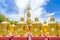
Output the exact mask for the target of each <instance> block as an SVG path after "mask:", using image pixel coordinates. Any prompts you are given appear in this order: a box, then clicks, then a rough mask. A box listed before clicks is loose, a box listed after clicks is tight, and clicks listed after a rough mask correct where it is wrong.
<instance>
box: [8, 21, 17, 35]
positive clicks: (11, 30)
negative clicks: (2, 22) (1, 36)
mask: <svg viewBox="0 0 60 40" xmlns="http://www.w3.org/2000/svg"><path fill="white" fill-rule="evenodd" d="M16 34H17V27H16V25H15V22H13V23H12V24H11V25H10V26H9V35H16Z"/></svg>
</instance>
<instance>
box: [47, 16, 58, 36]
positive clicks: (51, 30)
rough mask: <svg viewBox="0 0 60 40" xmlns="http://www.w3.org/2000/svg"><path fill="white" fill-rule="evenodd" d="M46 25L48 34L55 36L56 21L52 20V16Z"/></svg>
mask: <svg viewBox="0 0 60 40" xmlns="http://www.w3.org/2000/svg"><path fill="white" fill-rule="evenodd" d="M48 25H49V35H50V36H57V28H58V23H57V22H56V21H55V20H54V18H53V17H51V18H50V22H49V24H48Z"/></svg>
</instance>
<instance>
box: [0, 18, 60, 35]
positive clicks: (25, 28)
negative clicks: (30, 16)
mask: <svg viewBox="0 0 60 40" xmlns="http://www.w3.org/2000/svg"><path fill="white" fill-rule="evenodd" d="M30 21H31V20H30ZM30 21H28V22H30ZM29 32H30V33H31V34H32V35H33V36H41V35H45V34H46V35H49V36H60V24H58V22H56V21H55V20H54V18H53V17H51V18H50V22H49V23H48V24H47V22H46V21H44V23H43V24H42V23H40V22H39V20H38V18H37V17H36V18H35V20H34V22H32V23H31V24H30V25H29V24H27V23H25V22H24V18H21V19H20V22H18V23H17V24H16V25H15V23H14V22H13V23H12V24H10V23H9V22H8V18H5V21H3V22H1V23H0V36H8V35H16V36H24V35H26V34H28V33H29Z"/></svg>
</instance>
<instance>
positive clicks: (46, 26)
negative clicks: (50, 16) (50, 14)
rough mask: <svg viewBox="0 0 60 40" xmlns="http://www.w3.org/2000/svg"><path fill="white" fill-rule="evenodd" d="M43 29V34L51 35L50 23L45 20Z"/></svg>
mask: <svg viewBox="0 0 60 40" xmlns="http://www.w3.org/2000/svg"><path fill="white" fill-rule="evenodd" d="M42 31H43V35H45V34H46V35H49V27H48V24H47V23H46V21H44V23H43V25H42Z"/></svg>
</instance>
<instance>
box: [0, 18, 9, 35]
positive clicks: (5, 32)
mask: <svg viewBox="0 0 60 40" xmlns="http://www.w3.org/2000/svg"><path fill="white" fill-rule="evenodd" d="M9 24H10V23H9V22H8V18H5V20H4V21H3V22H2V23H1V29H2V36H8V27H9Z"/></svg>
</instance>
